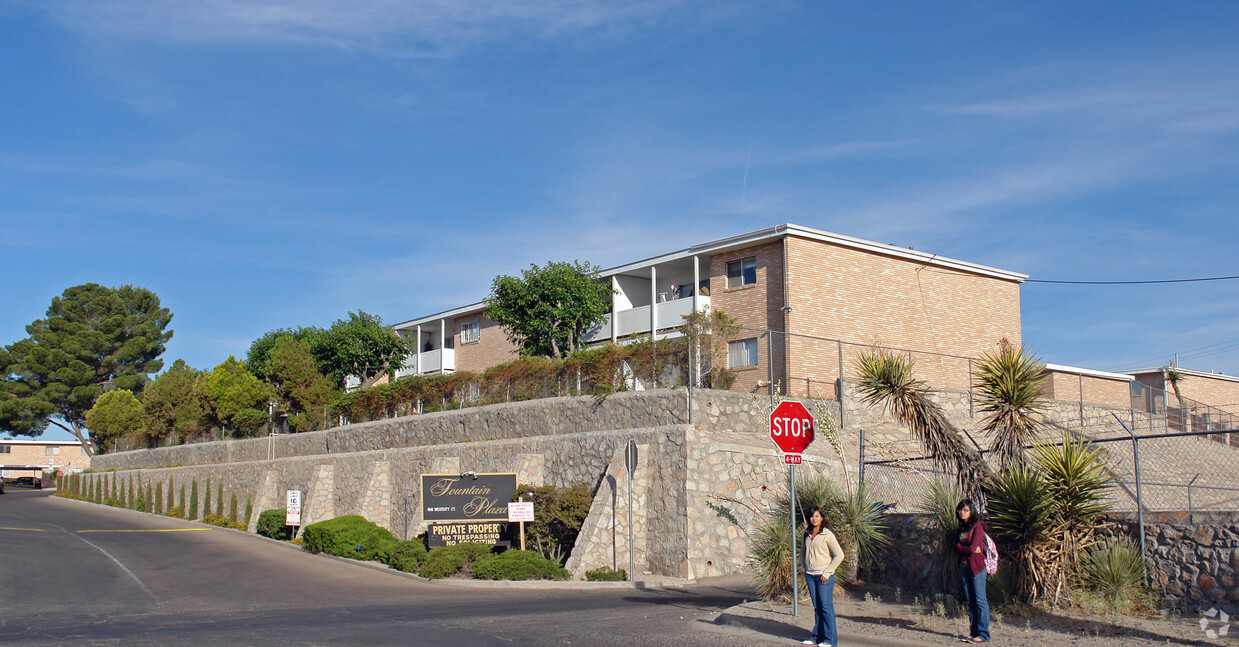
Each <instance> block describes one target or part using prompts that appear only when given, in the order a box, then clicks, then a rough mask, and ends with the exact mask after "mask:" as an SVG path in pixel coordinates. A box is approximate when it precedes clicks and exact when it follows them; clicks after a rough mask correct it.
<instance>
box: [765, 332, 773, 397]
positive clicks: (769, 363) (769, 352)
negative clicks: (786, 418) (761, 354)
mask: <svg viewBox="0 0 1239 647" xmlns="http://www.w3.org/2000/svg"><path fill="white" fill-rule="evenodd" d="M766 368H767V369H768V373H769V374H770V401H771V402H774V332H772V331H770V330H767V331H766Z"/></svg>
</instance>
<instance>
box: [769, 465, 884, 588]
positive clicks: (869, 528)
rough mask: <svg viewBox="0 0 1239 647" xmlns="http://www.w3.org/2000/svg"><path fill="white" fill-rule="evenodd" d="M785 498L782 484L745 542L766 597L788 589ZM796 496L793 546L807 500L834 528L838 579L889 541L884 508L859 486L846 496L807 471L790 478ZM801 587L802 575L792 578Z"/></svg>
mask: <svg viewBox="0 0 1239 647" xmlns="http://www.w3.org/2000/svg"><path fill="white" fill-rule="evenodd" d="M790 498H791V497H790V496H789V493H788V491H787V489H786V488H784V489H782V490H781V491H780V492H778V493H776V494H775V497H774V505H773V507H772V512H771V514H770V515H768V516H767V518H766V519H764V520H762V521H761V522H760V523H759V525H758V527H757V531H756V532H755V533H754V534H753V535H752V543H751V544H750V546H751V547H752V548H751V550H750V555H749V561H750V563H751V564H753V566H754V567H755V568H756V569H757V573H758V575H757V580H758V589H759V591H760V592H761V593H762V595H763V596H765V597H767V598H770V599H774V598H780V599H781V598H786V597H787V596H789V595H790V592H791V576H790V573H791V568H792V566H791V560H792V557H791V520H790V519H789V518H788V512H787V510H788V505H789V500H790ZM796 502H797V504H796V505H797V508H796V515H797V516H796V521H797V527H796V542H797V550H798V551H801V552H802V551H803V547H802V546H800V543H799V542H800V541H801V538H802V537H803V536H804V530H805V519H804V514H805V511H806V510H808V509H809V508H810V507H812V506H817V507H819V508H821V510H822V516H823V517H824V522H825V524H826V527H827V528H829V529H830V530H831V532H833V533H834V534H835V537H836V538H837V539H838V540H839V545H840V546H841V547H842V548H843V552H844V560H843V564H842V565H840V567H839V570H838V572H837V573H836V574H837V577H836V581H838V582H845V581H851V580H854V579H855V577H856V572H857V569H858V566H859V564H860V562H861V561H863V560H865V559H866V558H869V557H872V556H873V555H874V554H876V552H877V551H878V549H880V548H882V547H883V546H886V545H889V544H890V524H889V522H888V520H887V518H886V513H885V512H884V511H883V510H882V509H881V506H880V505H879V504H878V502H876V501H874V500H873V496H872V495H871V494H870V493H869V492H868V490H866V489H865V488H863V487H862V488H858V489H857V490H856V491H855V492H854V493H853V494H852V495H851V496H847V495H845V494H844V493H843V491H842V489H840V487H839V485H838V484H836V483H835V482H834V481H832V480H830V479H829V478H828V477H827V476H826V475H825V474H821V473H817V474H810V475H808V476H807V477H806V478H803V479H801V480H800V481H798V482H797V483H796ZM773 542H781V545H774V543H773ZM797 558H798V559H799V556H798V557H797ZM801 567H802V568H803V564H802V565H801ZM803 587H804V583H803V581H801V580H800V579H799V578H797V579H796V588H797V590H800V589H803Z"/></svg>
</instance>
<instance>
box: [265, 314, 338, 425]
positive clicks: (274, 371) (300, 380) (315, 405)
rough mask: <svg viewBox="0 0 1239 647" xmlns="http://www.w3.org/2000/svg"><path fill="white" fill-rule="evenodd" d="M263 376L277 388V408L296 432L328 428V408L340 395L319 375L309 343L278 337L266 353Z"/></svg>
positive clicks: (327, 380) (327, 378)
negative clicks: (326, 408) (326, 411)
mask: <svg viewBox="0 0 1239 647" xmlns="http://www.w3.org/2000/svg"><path fill="white" fill-rule="evenodd" d="M263 374H264V375H266V379H267V382H268V383H269V384H270V385H271V386H272V387H273V388H274V389H275V399H276V403H277V404H276V406H277V407H279V410H280V411H281V412H283V413H284V414H286V415H287V416H288V424H289V426H290V427H292V428H293V430H295V431H309V430H312V429H322V428H323V427H324V426H326V414H325V412H324V411H325V407H326V406H327V405H329V404H331V402H332V400H334V399H335V398H336V396H337V395H339V392H338V391H337V389H336V388H335V385H334V384H333V383H332V381H331V378H329V377H327V376H325V375H323V374H322V373H319V372H318V366H317V364H316V363H315V362H314V357H313V355H312V354H311V352H310V344H309V342H306V341H304V340H302V339H298V338H296V337H294V336H284V337H281V338H279V339H278V340H277V341H276V342H275V345H274V346H272V347H271V349H270V351H269V352H268V353H267V360H266V365H265V366H264V367H263Z"/></svg>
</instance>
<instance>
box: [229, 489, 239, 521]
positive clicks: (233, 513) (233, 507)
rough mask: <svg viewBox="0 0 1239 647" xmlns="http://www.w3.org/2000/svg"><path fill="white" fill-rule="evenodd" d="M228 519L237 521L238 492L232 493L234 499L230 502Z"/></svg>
mask: <svg viewBox="0 0 1239 647" xmlns="http://www.w3.org/2000/svg"><path fill="white" fill-rule="evenodd" d="M228 520H229V521H231V522H233V523H236V522H237V494H236V492H233V493H232V500H231V501H229V502H228Z"/></svg>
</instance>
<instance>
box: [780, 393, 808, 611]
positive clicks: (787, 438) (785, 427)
mask: <svg viewBox="0 0 1239 647" xmlns="http://www.w3.org/2000/svg"><path fill="white" fill-rule="evenodd" d="M770 440H772V441H774V444H775V445H776V446H777V447H778V448H779V451H781V452H783V463H784V464H785V465H787V477H788V481H789V485H790V491H791V501H790V504H789V507H790V508H791V510H790V511H789V512H790V515H789V516H790V517H791V523H792V615H794V616H798V615H800V596H799V595H797V594H796V578H797V576H798V575H799V570H800V569H799V568H798V567H797V562H798V561H799V558H800V555H799V554H798V553H797V551H796V466H797V465H800V464H801V460H802V454H803V453H804V450H806V449H808V447H809V445H810V444H811V443H812V442H813V414H811V413H809V410H808V409H806V408H805V406H804V405H803V404H801V403H799V402H796V401H795V400H784V401H782V402H780V403H779V406H777V407H775V408H774V411H771V412H770Z"/></svg>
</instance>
